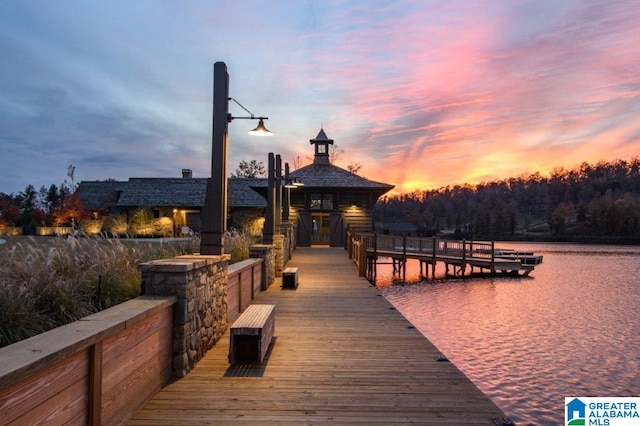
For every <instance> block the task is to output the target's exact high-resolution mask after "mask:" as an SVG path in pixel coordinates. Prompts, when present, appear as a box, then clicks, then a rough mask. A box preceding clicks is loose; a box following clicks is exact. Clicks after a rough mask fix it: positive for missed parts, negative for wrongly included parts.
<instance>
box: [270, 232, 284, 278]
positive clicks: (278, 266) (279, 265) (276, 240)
mask: <svg viewBox="0 0 640 426" xmlns="http://www.w3.org/2000/svg"><path fill="white" fill-rule="evenodd" d="M273 245H274V246H275V247H276V248H275V252H276V253H275V262H274V269H275V275H276V277H281V276H282V270H283V269H284V235H282V234H281V233H277V234H274V235H273Z"/></svg>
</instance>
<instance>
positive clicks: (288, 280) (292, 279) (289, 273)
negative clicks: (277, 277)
mask: <svg viewBox="0 0 640 426" xmlns="http://www.w3.org/2000/svg"><path fill="white" fill-rule="evenodd" d="M282 288H290V289H293V290H295V289H296V288H298V268H285V269H284V271H282Z"/></svg>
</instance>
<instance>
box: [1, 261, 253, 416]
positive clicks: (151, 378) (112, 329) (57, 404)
mask: <svg viewBox="0 0 640 426" xmlns="http://www.w3.org/2000/svg"><path fill="white" fill-rule="evenodd" d="M262 263H263V260H262V259H248V260H246V261H243V262H238V263H235V264H232V265H230V266H229V267H228V271H227V272H228V274H227V280H228V282H227V286H228V287H227V309H228V316H229V323H231V322H232V321H233V320H234V319H235V318H236V317H237V316H238V312H241V311H243V310H244V309H245V308H246V306H248V305H249V304H250V303H251V301H252V300H253V298H254V297H255V296H256V295H257V294H258V293H259V292H260V289H261V286H260V283H261V282H262V273H263V271H262ZM194 297H195V296H194ZM175 303H176V297H175V296H166V297H161V296H140V297H138V298H136V299H133V300H129V301H127V302H125V303H122V304H120V305H117V306H114V307H112V308H109V309H106V310H104V311H101V312H98V313H96V314H93V315H90V316H88V317H85V318H83V319H81V320H78V321H75V322H73V323H70V324H67V325H64V326H62V327H58V328H56V329H53V330H50V331H47V332H45V333H42V334H39V335H37V336H34V337H31V338H29V339H26V340H23V341H20V342H17V343H14V344H12V345H9V346H5V347H4V348H0V424H1V425H4V424H88V425H100V424H122V423H124V422H125V421H126V420H127V419H128V418H130V416H131V415H132V414H133V413H134V412H136V411H137V410H138V409H140V407H142V405H143V404H144V403H145V402H146V401H148V400H149V399H150V398H151V397H153V396H154V395H155V394H156V393H157V392H158V391H159V390H160V389H161V388H162V387H163V386H165V385H166V384H167V383H168V382H169V381H170V380H171V379H172V370H173V368H172V367H173V366H172V364H173V343H174V342H173V329H174V323H173V321H174V319H175V315H174V305H175Z"/></svg>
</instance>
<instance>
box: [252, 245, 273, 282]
mask: <svg viewBox="0 0 640 426" xmlns="http://www.w3.org/2000/svg"><path fill="white" fill-rule="evenodd" d="M249 257H250V258H252V259H262V260H263V262H262V283H261V284H260V287H261V289H262V291H264V290H266V289H267V288H268V287H269V286H270V285H271V284H273V282H274V281H275V277H276V268H275V265H276V246H275V245H273V244H254V245H252V246H249Z"/></svg>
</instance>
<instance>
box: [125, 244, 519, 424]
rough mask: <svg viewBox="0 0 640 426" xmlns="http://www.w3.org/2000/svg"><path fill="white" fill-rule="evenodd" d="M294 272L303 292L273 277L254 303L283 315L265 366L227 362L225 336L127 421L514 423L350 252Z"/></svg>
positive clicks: (298, 259) (302, 251)
mask: <svg viewBox="0 0 640 426" xmlns="http://www.w3.org/2000/svg"><path fill="white" fill-rule="evenodd" d="M287 266H295V267H298V268H299V276H298V279H299V286H298V287H297V289H296V290H290V289H289V290H287V289H281V288H280V283H279V280H276V283H274V284H273V285H271V286H270V287H269V289H267V290H266V291H265V292H262V293H260V294H259V295H258V296H257V298H256V299H255V300H254V303H259V304H273V305H275V311H276V319H275V333H274V334H275V336H276V337H275V339H274V343H273V345H272V347H271V349H270V350H269V352H268V353H267V355H266V358H265V360H264V362H263V363H262V364H259V365H230V364H229V363H228V360H227V355H228V353H229V332H228V331H227V333H226V334H225V336H224V337H223V338H222V340H221V341H220V342H218V343H217V344H216V346H215V347H214V348H213V349H211V350H210V351H209V352H208V353H207V355H206V356H205V357H204V358H203V360H201V361H200V362H199V363H198V365H197V366H196V367H195V369H194V370H192V371H191V372H190V373H189V374H188V375H187V376H186V377H184V378H183V379H180V380H178V381H175V382H173V383H171V384H169V385H168V386H167V387H165V388H164V389H162V390H161V391H160V392H159V393H158V394H157V395H156V396H155V397H154V398H153V399H152V400H151V401H150V402H148V403H147V404H146V405H145V406H144V407H143V409H142V410H140V411H139V412H138V413H136V414H135V416H134V417H133V418H132V419H130V421H129V422H128V424H130V425H177V424H180V425H184V424H188V425H211V424H216V425H219V424H228V423H233V424H260V425H266V424H296V425H297V424H308V423H329V424H368V425H370V424H385V425H390V424H408V423H418V424H434V425H436V424H437V425H443V424H450V425H496V424H499V425H501V424H510V423H508V422H504V421H503V420H505V414H504V413H503V412H502V411H501V410H500V409H499V408H498V407H496V406H495V405H494V404H493V403H492V402H491V400H489V398H488V397H487V396H486V395H484V394H483V393H482V392H480V390H479V389H478V388H477V387H476V386H475V385H474V384H473V383H472V382H471V381H470V380H469V379H468V378H466V377H465V376H464V375H463V374H462V373H461V372H460V371H459V370H458V369H457V368H456V367H455V365H453V364H452V363H451V362H447V361H442V360H439V356H440V355H441V354H440V352H439V351H438V350H437V348H435V347H434V346H433V344H431V343H430V342H429V340H427V339H426V338H425V337H423V336H422V334H420V332H418V331H417V330H416V329H414V328H413V327H412V326H411V324H410V323H409V322H408V321H407V320H406V319H405V318H404V317H403V316H402V315H401V314H400V313H399V312H398V311H396V310H395V309H394V308H393V307H392V305H391V304H390V303H389V302H388V301H387V300H386V299H385V298H384V297H383V296H382V295H381V294H380V293H379V292H378V290H377V289H376V288H375V287H373V286H371V285H370V284H369V282H368V281H367V280H366V279H364V278H359V277H357V273H356V268H355V266H354V264H353V262H352V261H351V260H350V259H349V257H348V255H347V253H346V251H345V250H343V249H340V248H298V249H297V250H296V251H295V252H294V256H293V259H292V260H291V261H290V262H289V263H288V265H287ZM434 320H437V319H434Z"/></svg>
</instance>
